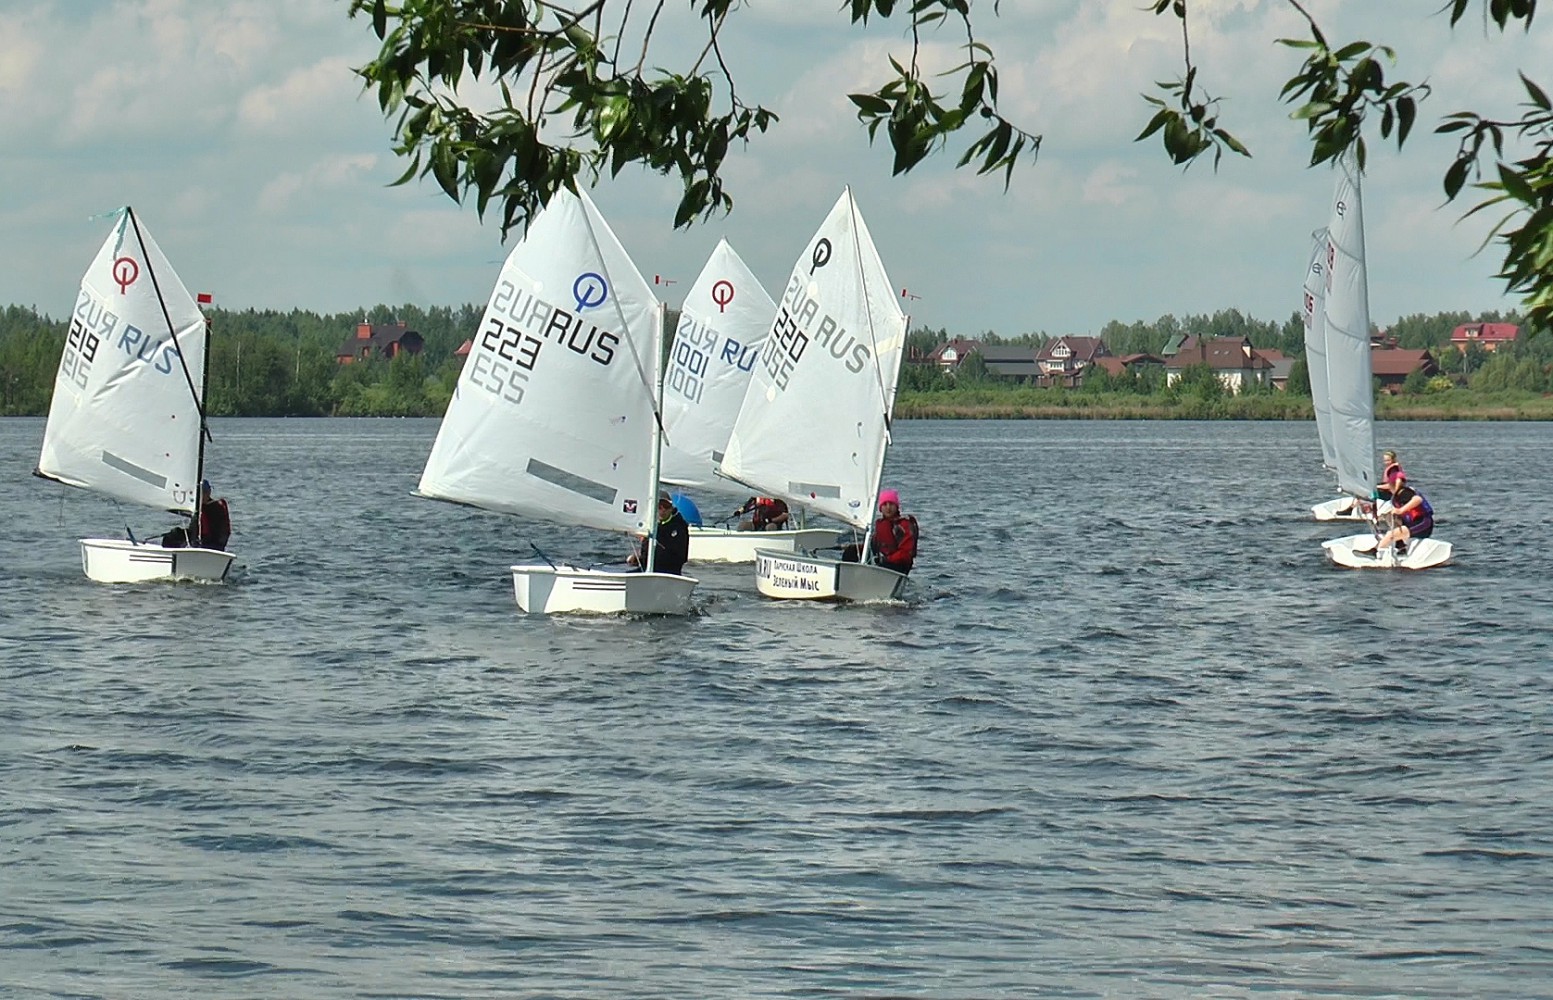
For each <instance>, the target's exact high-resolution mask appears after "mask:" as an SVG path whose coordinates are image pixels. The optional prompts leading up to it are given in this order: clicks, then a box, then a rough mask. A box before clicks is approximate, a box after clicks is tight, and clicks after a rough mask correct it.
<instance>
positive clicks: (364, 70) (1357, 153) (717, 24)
mask: <svg viewBox="0 0 1553 1000" xmlns="http://www.w3.org/2000/svg"><path fill="white" fill-rule="evenodd" d="M689 2H690V9H691V10H692V11H693V12H694V13H695V14H696V15H697V20H698V23H699V24H700V28H699V29H698V30H699V31H703V32H704V44H703V45H702V47H701V48H700V51H699V53H698V54H697V55H695V56H694V58H693V59H690V60H688V63H689V64H688V65H683V66H678V67H673V68H660V67H659V65H658V63H657V62H656V59H655V57H654V56H652V55H650V53H652V43H653V39H654V35H655V33H656V31H657V30H658V27H659V24H658V15H659V13H661V11H662V5H661V4H659V5H657V6H656V7H655V6H654V5H651V4H649V5H646V7H647V8H649V10H648V11H646V12H644V11H642V10H640V9H637V7H636V5H635V4H633V3H632V2H631V0H394V2H390V0H351V3H350V7H349V16H351V17H353V18H354V17H357V16H365V17H366V18H367V19H369V20H370V23H371V30H372V32H373V34H374V35H375V36H376V37H377V39H378V41H379V43H380V47H379V51H378V53H377V55H376V57H374V58H373V59H372V60H371V61H370V62H368V63H367V64H366V65H364V66H361V67H359V68H358V69H357V71H356V72H357V73H358V74H359V75H360V76H361V78H362V80H363V81H364V82H365V85H366V88H367V90H368V91H370V92H373V93H374V94H375V96H376V97H377V100H378V104H379V107H380V108H381V109H382V112H383V114H384V115H385V116H387V117H389V118H391V119H393V120H394V142H395V146H394V150H395V152H396V153H398V154H399V155H400V156H401V157H403V158H404V159H405V160H406V161H407V162H408V166H407V169H406V170H405V173H404V175H403V176H402V177H401V178H400V180H399V182H400V183H406V182H408V181H410V180H413V179H415V178H417V177H428V176H429V177H430V178H432V179H433V180H434V181H435V182H436V183H437V185H438V186H439V187H440V188H441V189H442V190H443V191H444V192H446V193H447V195H448V196H449V197H451V198H453V199H455V200H462V199H463V198H464V197H466V196H468V195H471V194H472V195H473V196H474V199H475V206H476V209H477V210H478V211H479V212H480V213H481V214H482V215H483V214H484V212H485V210H486V208H487V207H488V206H489V205H490V204H491V203H493V202H494V203H496V204H498V205H500V206H501V210H502V226H503V229H504V230H505V229H508V228H511V227H513V226H515V225H519V224H521V223H524V222H526V220H527V219H529V218H530V217H532V216H533V215H534V214H535V213H536V212H537V211H538V208H539V206H541V205H543V204H545V203H546V202H548V201H549V200H550V198H551V197H552V196H553V195H554V194H555V192H556V191H558V190H559V189H560V188H562V187H568V188H572V189H576V187H577V186H578V178H579V176H580V175H586V176H589V177H592V178H593V179H597V178H598V177H600V176H602V175H603V174H605V173H606V172H607V173H609V174H610V175H614V174H618V173H619V172H620V170H621V169H622V168H624V167H625V166H626V165H628V164H634V165H639V166H644V167H647V168H649V169H652V170H654V171H657V172H658V173H661V174H664V175H667V176H672V177H675V178H677V179H678V180H679V181H680V183H681V186H682V196H681V199H680V203H679V206H678V208H677V210H676V212H675V216H674V224H675V226H684V225H688V224H690V223H692V222H694V221H695V220H697V219H703V218H707V217H709V216H711V215H713V214H715V213H717V212H719V211H726V210H728V209H730V208H731V207H732V205H733V198H732V196H731V195H730V194H729V193H728V191H727V190H726V189H725V186H724V178H723V173H722V171H723V166H724V161H725V159H726V157H727V154H728V151H729V149H730V148H731V147H732V146H733V145H734V144H736V143H739V144H747V143H749V142H751V141H753V140H756V139H757V138H758V137H759V135H760V134H761V133H764V132H766V131H767V130H768V129H770V128H771V127H772V126H774V125H775V124H776V122H777V116H776V115H775V114H773V113H772V112H771V111H770V110H769V109H767V108H764V107H762V106H760V105H759V104H750V103H747V102H746V101H745V99H744V97H743V95H742V94H741V92H740V91H739V88H738V85H737V82H736V81H737V76H736V73H735V71H734V67H732V66H730V65H729V64H728V63H727V61H726V60H725V59H724V54H723V50H722V48H721V46H720V38H721V35H722V32H723V30H724V28H725V26H726V24H727V22H728V19H729V18H731V17H736V16H739V15H740V14H741V13H743V12H744V11H745V10H746V7H745V5H743V4H740V3H737V2H735V0H689ZM1204 2H1205V0H1149V2H1148V3H1145V4H1143V5H1140V7H1139V11H1138V16H1139V17H1140V18H1141V17H1145V16H1158V17H1172V18H1175V19H1176V20H1177V21H1179V22H1180V37H1181V54H1182V72H1181V76H1180V77H1179V78H1177V79H1176V80H1173V81H1172V80H1167V81H1161V82H1159V83H1157V84H1156V87H1157V88H1158V89H1157V92H1156V93H1155V94H1145V95H1143V99H1144V101H1145V102H1146V109H1147V110H1148V112H1149V114H1150V115H1151V117H1150V118H1149V120H1148V121H1147V123H1146V124H1145V125H1144V127H1143V129H1142V131H1141V132H1140V133H1139V135H1138V136H1137V140H1143V139H1149V138H1153V137H1157V139H1158V141H1159V142H1160V143H1161V144H1162V145H1163V147H1164V151H1165V154H1166V155H1167V156H1168V157H1169V158H1170V159H1171V160H1172V161H1173V162H1175V163H1178V164H1183V165H1190V164H1192V163H1194V162H1196V161H1197V160H1198V159H1200V158H1202V157H1204V156H1207V157H1209V158H1210V159H1211V160H1212V162H1213V163H1214V165H1215V166H1217V165H1218V164H1219V162H1220V160H1221V159H1222V157H1223V155H1224V153H1225V152H1232V153H1235V154H1237V155H1239V156H1250V155H1251V150H1250V149H1248V148H1247V147H1246V146H1245V145H1244V144H1243V143H1242V142H1241V141H1240V140H1239V139H1238V138H1237V137H1236V136H1235V135H1234V133H1233V132H1231V131H1230V126H1229V124H1228V123H1227V122H1226V120H1225V118H1224V114H1223V112H1224V102H1223V100H1222V98H1221V97H1220V96H1218V95H1215V94H1213V93H1212V92H1211V91H1210V90H1209V89H1208V86H1209V85H1208V83H1207V82H1206V81H1207V80H1208V79H1209V73H1208V72H1207V71H1206V70H1207V68H1206V67H1204V66H1200V65H1198V64H1197V63H1195V62H1194V61H1193V49H1192V45H1191V15H1192V13H1193V12H1194V11H1196V10H1200V9H1201V6H1200V5H1201V4H1202V3H1204ZM1284 2H1285V3H1286V4H1287V5H1288V6H1289V7H1290V8H1291V9H1292V10H1294V11H1296V12H1298V14H1299V15H1300V17H1301V18H1302V19H1303V20H1304V22H1305V24H1306V29H1307V32H1308V35H1307V37H1304V38H1287V39H1277V40H1276V41H1277V42H1279V43H1280V44H1281V45H1283V46H1285V47H1286V48H1287V49H1289V50H1291V51H1292V52H1294V53H1295V54H1297V55H1299V56H1301V57H1303V60H1304V61H1303V62H1302V63H1301V64H1300V66H1299V68H1298V69H1297V70H1296V71H1295V73H1294V75H1293V76H1291V77H1290V78H1289V79H1288V80H1287V82H1286V83H1285V84H1284V85H1283V89H1282V91H1281V93H1280V96H1281V97H1282V98H1283V99H1284V101H1285V102H1287V103H1288V104H1290V105H1291V106H1292V107H1293V110H1292V112H1291V114H1290V117H1291V118H1293V119H1294V120H1295V121H1298V122H1303V123H1304V125H1305V128H1306V130H1307V133H1308V137H1309V140H1310V146H1311V158H1310V162H1311V164H1312V165H1315V164H1320V163H1325V162H1327V161H1329V160H1335V159H1337V158H1338V157H1340V156H1343V155H1345V154H1351V155H1352V156H1353V157H1354V158H1355V160H1356V162H1357V163H1358V165H1359V167H1360V169H1361V170H1362V169H1363V167H1364V163H1365V159H1366V142H1367V139H1366V135H1367V134H1368V135H1370V136H1371V137H1374V136H1377V135H1378V137H1379V138H1380V139H1382V140H1390V139H1394V140H1395V141H1396V143H1397V146H1398V147H1399V148H1400V147H1402V146H1403V145H1404V144H1405V143H1406V142H1407V139H1408V136H1409V135H1410V134H1411V132H1412V130H1413V128H1414V125H1415V124H1416V123H1417V121H1418V116H1419V114H1420V109H1421V108H1422V106H1423V105H1424V103H1425V102H1426V101H1428V100H1430V99H1431V98H1432V96H1433V86H1434V85H1432V84H1429V83H1410V82H1408V81H1406V80H1399V79H1395V78H1391V77H1388V75H1387V74H1388V72H1389V71H1390V68H1391V67H1392V66H1393V65H1394V64H1395V63H1396V62H1397V60H1398V56H1397V53H1396V51H1395V50H1394V49H1392V48H1391V47H1390V46H1389V45H1385V44H1381V43H1373V42H1370V41H1363V40H1360V41H1350V42H1342V41H1333V40H1331V39H1330V38H1329V37H1328V35H1327V33H1326V32H1325V31H1324V30H1323V29H1322V27H1321V25H1320V24H1319V23H1318V22H1317V21H1316V19H1315V18H1314V17H1313V16H1312V15H1311V14H1310V12H1309V11H1308V10H1307V7H1306V5H1305V4H1304V3H1302V2H1300V0H1284ZM1474 6H1476V7H1478V8H1480V12H1481V16H1480V18H1474V19H1471V20H1469V24H1471V23H1474V22H1476V21H1480V22H1481V29H1479V30H1485V31H1486V30H1488V29H1489V26H1490V25H1492V26H1494V27H1496V28H1497V29H1498V30H1499V31H1500V32H1505V31H1510V30H1525V31H1530V30H1531V29H1532V23H1533V20H1534V18H1535V15H1536V10H1537V2H1536V0H1478V3H1477V4H1473V3H1472V0H1444V2H1443V4H1442V5H1439V6H1436V7H1434V9H1433V11H1430V9H1429V8H1427V7H1426V8H1422V9H1421V11H1422V13H1419V14H1411V15H1406V16H1430V14H1437V15H1438V14H1443V15H1444V16H1446V17H1447V18H1448V20H1449V23H1450V25H1451V26H1452V27H1453V28H1454V27H1455V26H1456V25H1457V23H1458V22H1459V21H1461V20H1462V18H1463V17H1464V16H1465V15H1466V14H1467V13H1468V11H1469V9H1471V8H1473V7H1474ZM999 8H1000V5H999V3H997V2H994V3H992V4H991V5H990V6H988V5H981V6H976V7H975V8H974V10H975V15H974V17H973V15H972V10H973V5H972V4H970V3H968V2H966V0H913V2H912V3H909V4H906V3H900V2H899V0H845V2H843V3H841V5H840V12H841V13H842V14H844V15H845V16H846V18H847V19H848V21H849V22H850V26H852V27H864V26H866V25H867V24H868V22H869V21H870V20H874V21H876V22H892V24H893V25H900V24H901V23H902V22H904V26H905V29H906V31H905V38H906V41H905V42H903V43H898V44H897V45H896V46H895V51H893V52H892V53H891V54H890V55H889V57H888V69H887V70H885V69H883V68H882V67H881V72H882V73H883V82H882V83H878V84H877V85H874V89H872V90H867V91H862V92H859V93H852V94H849V95H847V96H848V97H849V98H850V100H851V101H852V104H853V106H854V107H855V108H856V110H857V117H858V120H859V122H860V123H861V125H862V126H863V127H864V128H865V129H866V131H867V132H868V135H869V138H870V139H871V140H872V139H876V138H878V137H879V136H880V135H881V134H882V135H883V136H884V137H885V139H886V140H887V141H888V143H889V146H890V149H891V151H892V153H893V161H892V170H893V172H894V173H896V174H901V173H905V172H907V171H910V170H911V169H912V168H913V167H915V166H916V165H917V164H919V163H921V162H922V161H923V160H924V159H926V158H928V157H929V156H931V155H933V154H935V153H938V152H941V151H943V150H944V149H945V148H946V147H947V146H948V145H949V144H950V143H951V141H954V140H962V130H964V129H967V128H970V129H972V130H973V132H972V134H973V135H975V133H976V132H977V131H979V132H980V134H979V135H976V137H975V138H973V139H968V140H962V141H963V142H964V148H963V152H962V153H961V156H960V159H959V166H966V165H974V167H975V169H976V170H977V172H978V173H992V174H995V175H999V176H1001V177H1002V178H1003V182H1004V186H1005V187H1007V185H1008V181H1009V177H1010V176H1011V174H1012V171H1013V169H1014V167H1015V166H1016V165H1017V164H1018V163H1019V162H1020V160H1021V159H1022V158H1026V157H1028V158H1029V159H1034V158H1036V157H1037V156H1038V154H1039V151H1040V149H1041V144H1042V136H1041V135H1039V134H1036V133H1034V132H1030V131H1027V130H1026V129H1024V128H1022V127H1020V126H1018V125H1016V124H1015V123H1014V122H1012V121H1011V120H1009V119H1007V118H1005V117H1004V116H1003V114H1002V112H1001V111H1000V106H999V92H998V87H999V79H1000V78H999V68H998V64H997V60H996V57H995V55H994V53H993V50H992V49H991V48H990V47H989V46H988V45H987V44H986V43H985V42H983V41H982V40H981V38H980V37H979V36H978V33H977V25H978V24H980V25H985V24H986V23H987V19H988V18H996V17H998V16H999V13H1000V9H999ZM633 13H634V14H636V15H637V16H636V17H635V19H634V20H633ZM1404 19H1405V16H1404V15H1397V17H1396V30H1397V31H1398V32H1402V31H1405V30H1406V29H1405V27H1404V25H1403V24H1402V22H1403V20H1404ZM838 27H842V25H839V24H838ZM1474 27H1476V25H1475V24H1474ZM940 31H948V32H950V33H951V37H952V38H953V39H954V41H955V42H956V44H957V45H958V47H959V50H960V52H961V57H960V58H961V61H960V63H959V64H958V65H956V66H954V67H952V68H951V69H949V70H948V71H947V72H942V73H939V72H934V71H933V70H932V69H930V68H929V67H927V66H925V65H924V62H925V60H924V58H923V55H924V53H923V48H924V44H925V41H924V40H925V39H926V38H928V37H929V36H931V35H934V34H936V33H937V32H940ZM793 58H794V60H795V63H797V62H799V61H801V60H803V59H805V58H807V54H805V53H801V52H795V53H793ZM1539 68H1544V67H1539ZM1512 69H1513V67H1508V66H1506V67H1503V68H1502V69H1501V68H1500V67H1488V68H1486V69H1484V70H1483V72H1494V71H1499V72H1510V71H1512ZM1517 72H1518V76H1519V82H1520V89H1521V90H1522V91H1523V92H1524V94H1525V97H1526V99H1525V101H1523V102H1522V104H1521V105H1520V108H1519V112H1518V115H1517V116H1515V117H1497V116H1495V115H1494V114H1492V113H1488V114H1485V113H1483V112H1480V111H1477V110H1470V109H1469V110H1458V111H1453V112H1450V113H1448V114H1445V115H1444V116H1443V117H1442V118H1440V119H1438V124H1437V126H1436V128H1435V131H1436V132H1438V133H1443V134H1447V135H1452V136H1454V137H1456V139H1457V140H1458V145H1457V148H1456V150H1455V152H1454V154H1453V155H1452V157H1451V159H1450V162H1449V163H1448V164H1447V165H1446V166H1445V169H1444V171H1443V176H1442V187H1443V189H1444V194H1445V198H1446V200H1447V201H1454V200H1455V199H1456V198H1457V197H1458V195H1460V194H1461V193H1462V192H1463V191H1464V190H1465V189H1467V188H1468V187H1471V188H1473V189H1475V190H1476V191H1477V192H1478V194H1479V196H1480V197H1481V200H1480V201H1479V203H1478V204H1477V205H1476V206H1475V207H1474V208H1472V209H1471V210H1470V211H1469V213H1468V214H1473V213H1476V212H1480V211H1491V212H1498V213H1501V214H1500V218H1499V219H1498V220H1497V222H1496V224H1495V227H1494V236H1493V239H1494V240H1495V241H1496V242H1497V244H1498V246H1499V248H1500V249H1501V251H1502V252H1503V254H1504V259H1503V265H1502V267H1501V269H1500V272H1499V276H1500V277H1501V278H1502V279H1503V280H1504V281H1505V283H1506V286H1507V290H1508V291H1509V292H1510V293H1511V294H1516V295H1519V296H1521V298H1522V301H1523V308H1524V311H1525V313H1526V315H1527V317H1528V319H1530V320H1531V321H1533V322H1534V323H1535V324H1536V325H1539V326H1547V325H1549V324H1550V323H1553V101H1550V99H1549V97H1548V95H1547V92H1546V91H1545V90H1544V89H1543V87H1542V86H1541V85H1539V84H1538V83H1537V82H1536V81H1535V80H1533V79H1531V78H1530V77H1528V76H1526V74H1525V73H1524V72H1519V71H1517ZM473 81H486V82H490V83H494V84H495V85H496V86H495V88H494V89H495V90H496V91H497V92H498V93H499V100H494V101H493V102H492V103H494V105H495V106H494V107H492V108H490V109H489V110H477V109H475V108H473V107H472V106H471V104H470V100H469V98H468V97H467V96H466V95H468V94H472V93H482V92H484V91H485V90H486V89H487V88H482V87H476V86H471V83H472V82H473ZM935 88H936V89H935ZM1485 161H1486V163H1487V166H1485Z"/></svg>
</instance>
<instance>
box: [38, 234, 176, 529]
mask: <svg viewBox="0 0 1553 1000" xmlns="http://www.w3.org/2000/svg"><path fill="white" fill-rule="evenodd" d="M205 345H206V336H205V317H204V316H203V315H202V314H201V313H200V310H199V306H198V305H197V304H196V303H195V301H194V299H193V297H192V296H190V295H189V292H188V290H187V289H186V288H184V286H183V282H182V281H180V280H179V279H178V275H177V274H176V273H174V271H173V268H172V265H171V264H169V263H168V262H167V258H166V257H165V256H163V254H162V250H161V248H160V247H159V246H157V244H156V240H154V239H152V237H151V233H150V231H148V230H147V229H146V227H145V224H144V223H142V222H141V221H140V219H139V217H138V216H136V215H135V213H134V212H133V211H132V210H130V209H125V210H124V211H123V213H122V214H121V215H120V217H119V220H118V222H117V224H116V225H115V226H114V227H113V231H112V232H111V233H109V234H108V239H107V240H106V241H105V242H104V243H103V245H102V249H101V250H99V251H97V257H96V259H94V260H93V261H92V264H91V267H90V268H88V269H87V272H86V274H85V276H84V277H82V279H81V290H80V292H79V293H78V294H77V295H76V303H75V310H74V311H73V312H72V313H71V314H70V329H69V333H68V334H67V335H66V338H65V349H64V353H63V354H62V355H61V357H60V361H59V371H58V374H57V375H56V376H55V378H54V398H53V400H52V402H51V403H50V404H49V418H48V425H47V427H46V428H45V429H44V432H43V449H42V452H41V454H40V455H39V458H38V473H39V474H40V475H43V476H47V477H48V478H50V479H57V480H59V481H60V482H62V483H68V484H69V485H71V486H80V487H83V488H85V489H89V490H93V491H95V492H97V493H102V494H104V495H106V496H110V497H114V498H116V499H118V500H122V501H125V502H127V503H133V504H138V505H140V506H143V507H152V508H156V509H160V510H174V511H192V510H193V509H194V505H195V502H196V500H197V493H198V486H199V454H200V449H199V439H200V433H201V425H200V409H201V400H202V398H203V393H204V378H205Z"/></svg>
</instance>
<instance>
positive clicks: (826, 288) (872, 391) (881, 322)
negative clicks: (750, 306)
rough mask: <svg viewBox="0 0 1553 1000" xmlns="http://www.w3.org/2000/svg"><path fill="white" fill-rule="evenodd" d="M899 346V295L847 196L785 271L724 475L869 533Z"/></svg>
mask: <svg viewBox="0 0 1553 1000" xmlns="http://www.w3.org/2000/svg"><path fill="white" fill-rule="evenodd" d="M905 339H906V317H905V315H904V314H903V313H902V312H901V310H900V307H899V306H898V305H897V304H896V299H895V287H894V286H893V285H892V284H891V283H890V279H889V277H888V275H886V274H885V271H884V265H883V264H882V263H881V262H880V260H879V254H878V251H876V250H875V249H874V242H873V238H872V237H871V236H870V235H869V233H868V227H867V226H866V225H864V223H863V217H862V215H861V214H860V213H859V211H858V208H857V204H856V202H854V201H853V199H852V191H851V189H850V188H848V189H847V190H846V191H844V192H842V195H841V198H840V199H839V200H837V202H836V205H835V207H834V208H832V209H831V211H830V214H829V215H828V216H826V218H825V222H824V223H823V224H822V225H821V226H820V228H819V231H818V232H816V233H815V234H814V237H813V239H811V240H810V241H809V244H808V246H807V247H806V248H805V250H804V252H803V254H802V255H801V256H800V257H799V258H798V262H797V264H796V265H795V266H794V267H793V273H792V277H791V278H789V280H788V283H787V287H786V289H785V290H784V291H783V293H782V300H781V302H780V303H779V305H778V308H777V312H776V318H775V320H774V321H773V322H772V325H771V332H770V334H769V335H768V336H767V338H766V344H765V348H764V349H763V350H762V351H761V356H760V361H759V362H758V363H757V364H756V366H755V372H754V374H753V375H752V376H751V378H750V384H749V389H748V391H747V392H746V393H745V396H744V404H743V406H742V407H741V408H740V410H739V416H738V419H737V421H735V423H734V428H733V435H732V437H731V438H730V440H729V442H728V452H727V455H726V456H725V457H724V458H723V469H724V471H725V472H726V473H727V474H728V475H730V476H732V477H734V478H735V479H738V480H739V481H741V482H743V483H746V484H748V485H750V486H752V487H754V488H756V489H759V490H761V491H762V492H765V493H770V494H772V495H774V496H779V497H782V498H784V499H786V500H788V501H789V502H792V503H798V504H802V505H804V506H806V507H808V508H809V509H811V510H814V511H817V512H819V513H821V514H825V515H828V516H830V517H834V518H836V519H837V520H840V521H844V522H846V523H848V524H851V525H854V526H856V527H859V528H864V527H867V526H869V525H870V524H871V523H872V521H873V511H874V502H875V500H876V499H877V497H878V491H879V476H880V472H881V470H882V468H883V465H884V454H885V448H886V447H887V445H888V438H889V422H890V414H891V413H892V412H893V410H894V406H895V383H896V380H897V379H898V377H899V375H900V363H901V355H902V349H903V347H904V345H905Z"/></svg>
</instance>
